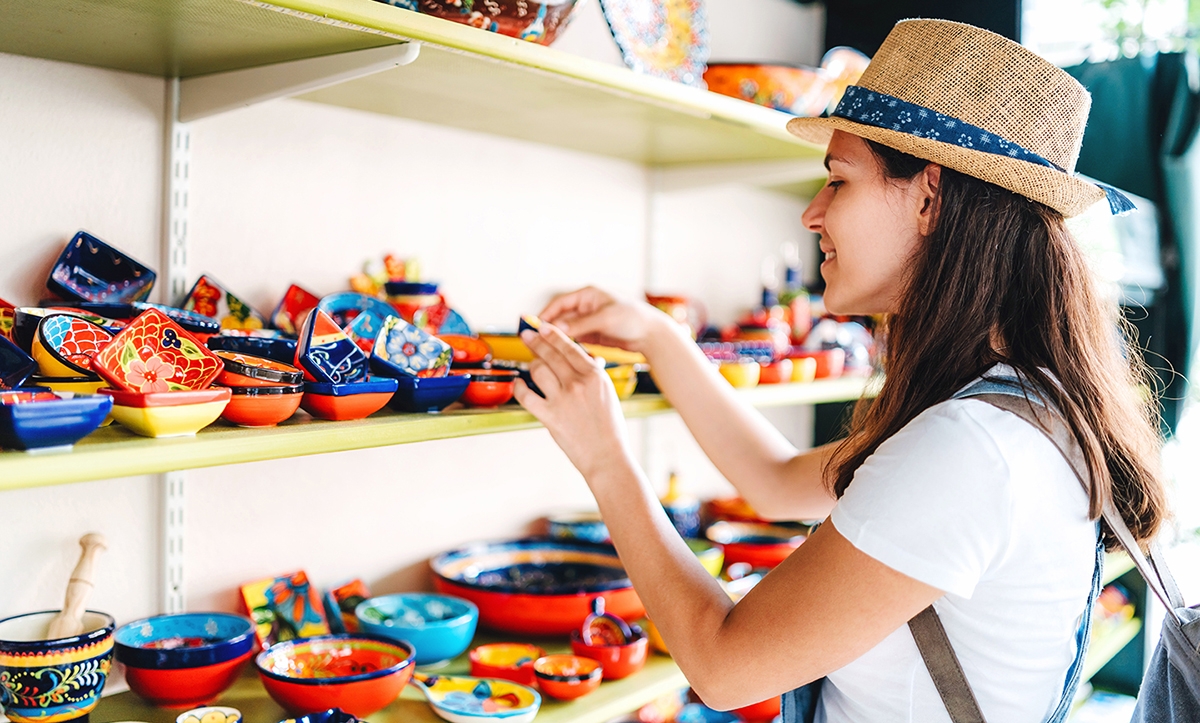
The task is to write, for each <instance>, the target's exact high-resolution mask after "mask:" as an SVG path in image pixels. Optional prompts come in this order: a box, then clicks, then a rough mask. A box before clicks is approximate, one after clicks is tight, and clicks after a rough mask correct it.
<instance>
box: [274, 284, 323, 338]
mask: <svg viewBox="0 0 1200 723" xmlns="http://www.w3.org/2000/svg"><path fill="white" fill-rule="evenodd" d="M319 303H321V299H320V298H319V297H317V295H316V294H314V293H312V292H310V291H306V290H304V289H302V288H301V287H299V286H297V285H295V284H292V285H291V286H288V288H287V291H285V292H283V298H282V299H280V300H279V305H278V306H276V307H275V310H274V311H272V312H271V326H273V327H275V328H276V329H278V330H280V331H282V332H283V333H284V334H288V335H290V336H296V334H298V333H299V332H300V325H301V324H302V323H304V317H306V316H308V312H310V311H312V310H313V309H315V308H317V304H319Z"/></svg>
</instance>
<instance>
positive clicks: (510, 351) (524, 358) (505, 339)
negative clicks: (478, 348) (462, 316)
mask: <svg viewBox="0 0 1200 723" xmlns="http://www.w3.org/2000/svg"><path fill="white" fill-rule="evenodd" d="M479 338H480V340H482V341H483V342H484V343H486V344H487V345H488V348H489V349H491V350H492V358H493V359H502V360H504V361H508V362H518V363H519V362H525V363H528V362H531V361H533V351H532V350H531V349H530V348H529V347H527V346H525V342H523V341H521V337H519V336H517V335H516V334H502V333H498V332H480V333H479Z"/></svg>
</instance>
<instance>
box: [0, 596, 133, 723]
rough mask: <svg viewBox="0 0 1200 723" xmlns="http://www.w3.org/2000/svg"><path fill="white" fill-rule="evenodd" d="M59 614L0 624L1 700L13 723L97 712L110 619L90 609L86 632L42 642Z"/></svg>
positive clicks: (54, 721) (108, 657)
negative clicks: (94, 709) (94, 710)
mask: <svg viewBox="0 0 1200 723" xmlns="http://www.w3.org/2000/svg"><path fill="white" fill-rule="evenodd" d="M58 612H59V611H57V610H49V611H46V612H39V613H28V614H25V615H17V616H16V617H11V618H6V619H4V620H0V699H3V700H4V715H6V716H8V719H9V720H10V721H12V723H61V722H63V721H70V720H75V719H77V718H82V717H83V716H86V715H87V714H88V713H90V712H91V711H92V709H93V708H95V707H96V703H98V702H99V701H100V693H101V691H103V690H104V684H105V682H106V681H107V680H108V672H109V669H110V668H111V667H112V656H113V630H114V629H115V628H116V621H115V620H113V618H112V616H110V615H106V614H104V613H98V612H94V611H91V610H88V611H87V612H85V613H84V614H83V626H84V630H86V631H87V632H85V633H83V634H82V635H76V636H73V637H69V638H62V639H60V640H46V639H45V638H46V631H47V630H48V629H49V627H50V621H51V620H52V619H53V618H54V616H55V615H57V614H58Z"/></svg>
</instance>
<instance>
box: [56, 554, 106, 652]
mask: <svg viewBox="0 0 1200 723" xmlns="http://www.w3.org/2000/svg"><path fill="white" fill-rule="evenodd" d="M79 546H80V547H82V548H83V552H82V553H81V554H80V555H79V562H78V563H76V564H75V571H74V572H72V573H71V580H70V582H68V583H67V595H66V599H65V600H64V601H63V609H62V611H61V612H59V613H58V615H55V616H54V618H53V619H52V620H51V621H50V627H49V629H48V630H47V632H46V639H47V640H58V639H60V638H70V637H74V636H76V635H82V634H83V633H84V632H85V631H84V629H83V612H84V609H85V608H87V602H88V598H89V597H91V594H92V588H93V587H94V585H93V583H92V572H93V570H94V568H95V566H96V555H98V554H100V551H101V550H107V549H108V541H107V540H105V539H104V535H101V534H100V533H99V532H89V533H88V534H86V535H84V536H83V537H81V538H80V539H79Z"/></svg>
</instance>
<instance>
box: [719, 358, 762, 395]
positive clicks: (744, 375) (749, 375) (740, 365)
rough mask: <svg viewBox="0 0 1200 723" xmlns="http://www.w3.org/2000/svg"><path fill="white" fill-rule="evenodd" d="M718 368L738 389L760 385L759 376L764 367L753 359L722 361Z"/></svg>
mask: <svg viewBox="0 0 1200 723" xmlns="http://www.w3.org/2000/svg"><path fill="white" fill-rule="evenodd" d="M717 369H718V370H719V371H720V372H721V376H723V377H725V380H726V381H728V382H729V383H730V384H732V385H733V386H734V387H735V388H737V389H747V388H749V387H755V386H758V378H759V375H760V374H761V373H762V367H761V366H759V364H758V362H756V361H754V360H753V359H743V360H740V361H730V362H721V363H720V365H719V366H718V367H717Z"/></svg>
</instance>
